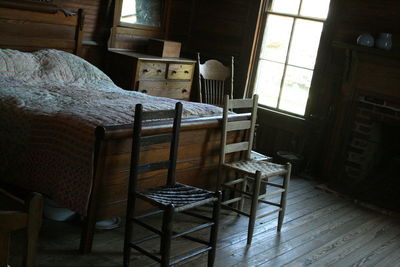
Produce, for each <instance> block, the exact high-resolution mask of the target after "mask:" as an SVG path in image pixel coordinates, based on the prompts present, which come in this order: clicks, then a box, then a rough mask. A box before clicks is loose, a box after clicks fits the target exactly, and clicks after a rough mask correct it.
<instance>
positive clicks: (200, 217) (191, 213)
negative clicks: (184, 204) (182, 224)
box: [181, 210, 212, 221]
mask: <svg viewBox="0 0 400 267" xmlns="http://www.w3.org/2000/svg"><path fill="white" fill-rule="evenodd" d="M181 213H184V214H186V215H189V216H193V217H196V218H199V219H203V220H206V221H211V220H212V218H210V217H207V216H204V215H201V214H197V213H194V212H191V211H186V210H185V211H182V212H181Z"/></svg>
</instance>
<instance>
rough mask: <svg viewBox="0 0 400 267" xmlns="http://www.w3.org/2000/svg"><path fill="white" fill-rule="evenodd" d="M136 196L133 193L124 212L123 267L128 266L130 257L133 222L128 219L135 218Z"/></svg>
mask: <svg viewBox="0 0 400 267" xmlns="http://www.w3.org/2000/svg"><path fill="white" fill-rule="evenodd" d="M135 205H136V194H135V193H133V195H132V198H131V199H130V200H128V207H127V212H126V223H125V239H124V263H123V266H124V267H128V266H129V259H130V255H131V247H130V243H131V242H132V233H133V222H132V220H130V218H133V217H134V216H135Z"/></svg>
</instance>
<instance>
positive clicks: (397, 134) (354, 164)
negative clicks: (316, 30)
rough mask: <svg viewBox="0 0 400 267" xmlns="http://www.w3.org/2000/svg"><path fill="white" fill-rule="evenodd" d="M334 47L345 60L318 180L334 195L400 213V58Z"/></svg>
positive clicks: (371, 50) (352, 47) (370, 50)
mask: <svg viewBox="0 0 400 267" xmlns="http://www.w3.org/2000/svg"><path fill="white" fill-rule="evenodd" d="M334 47H335V48H336V49H339V50H340V51H342V52H343V51H345V53H342V54H343V55H345V56H346V60H345V61H344V63H345V64H344V65H345V66H343V69H344V73H343V77H342V83H341V85H340V88H339V93H338V97H337V100H336V102H335V103H334V106H333V107H332V110H335V111H336V112H335V118H334V121H333V124H332V125H333V126H332V129H331V131H330V138H329V140H328V142H327V145H326V147H327V150H326V153H325V155H324V161H323V165H322V168H323V172H322V174H323V176H324V178H325V179H327V180H328V186H329V187H330V188H331V189H333V190H335V191H339V192H342V193H345V194H347V195H348V196H351V197H353V198H355V199H358V200H362V201H363V202H366V203H369V204H375V205H377V206H379V207H382V208H385V209H389V210H396V211H400V56H399V55H398V53H397V52H396V51H382V50H379V49H375V48H365V47H359V46H355V45H350V44H344V43H335V44H334Z"/></svg>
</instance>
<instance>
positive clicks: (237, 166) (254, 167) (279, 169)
mask: <svg viewBox="0 0 400 267" xmlns="http://www.w3.org/2000/svg"><path fill="white" fill-rule="evenodd" d="M223 165H224V166H225V167H228V168H232V169H234V170H237V171H241V172H244V173H247V174H254V173H255V172H256V171H260V172H261V178H262V179H264V178H268V177H272V176H277V175H283V174H286V173H287V168H286V166H284V165H280V164H275V163H271V162H268V161H260V160H253V159H250V160H242V161H235V162H226V163H224V164H223Z"/></svg>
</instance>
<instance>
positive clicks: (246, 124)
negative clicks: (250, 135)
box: [226, 120, 251, 132]
mask: <svg viewBox="0 0 400 267" xmlns="http://www.w3.org/2000/svg"><path fill="white" fill-rule="evenodd" d="M250 128H251V121H249V120H247V121H232V122H228V124H227V126H226V131H227V132H230V131H239V130H247V129H250Z"/></svg>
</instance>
